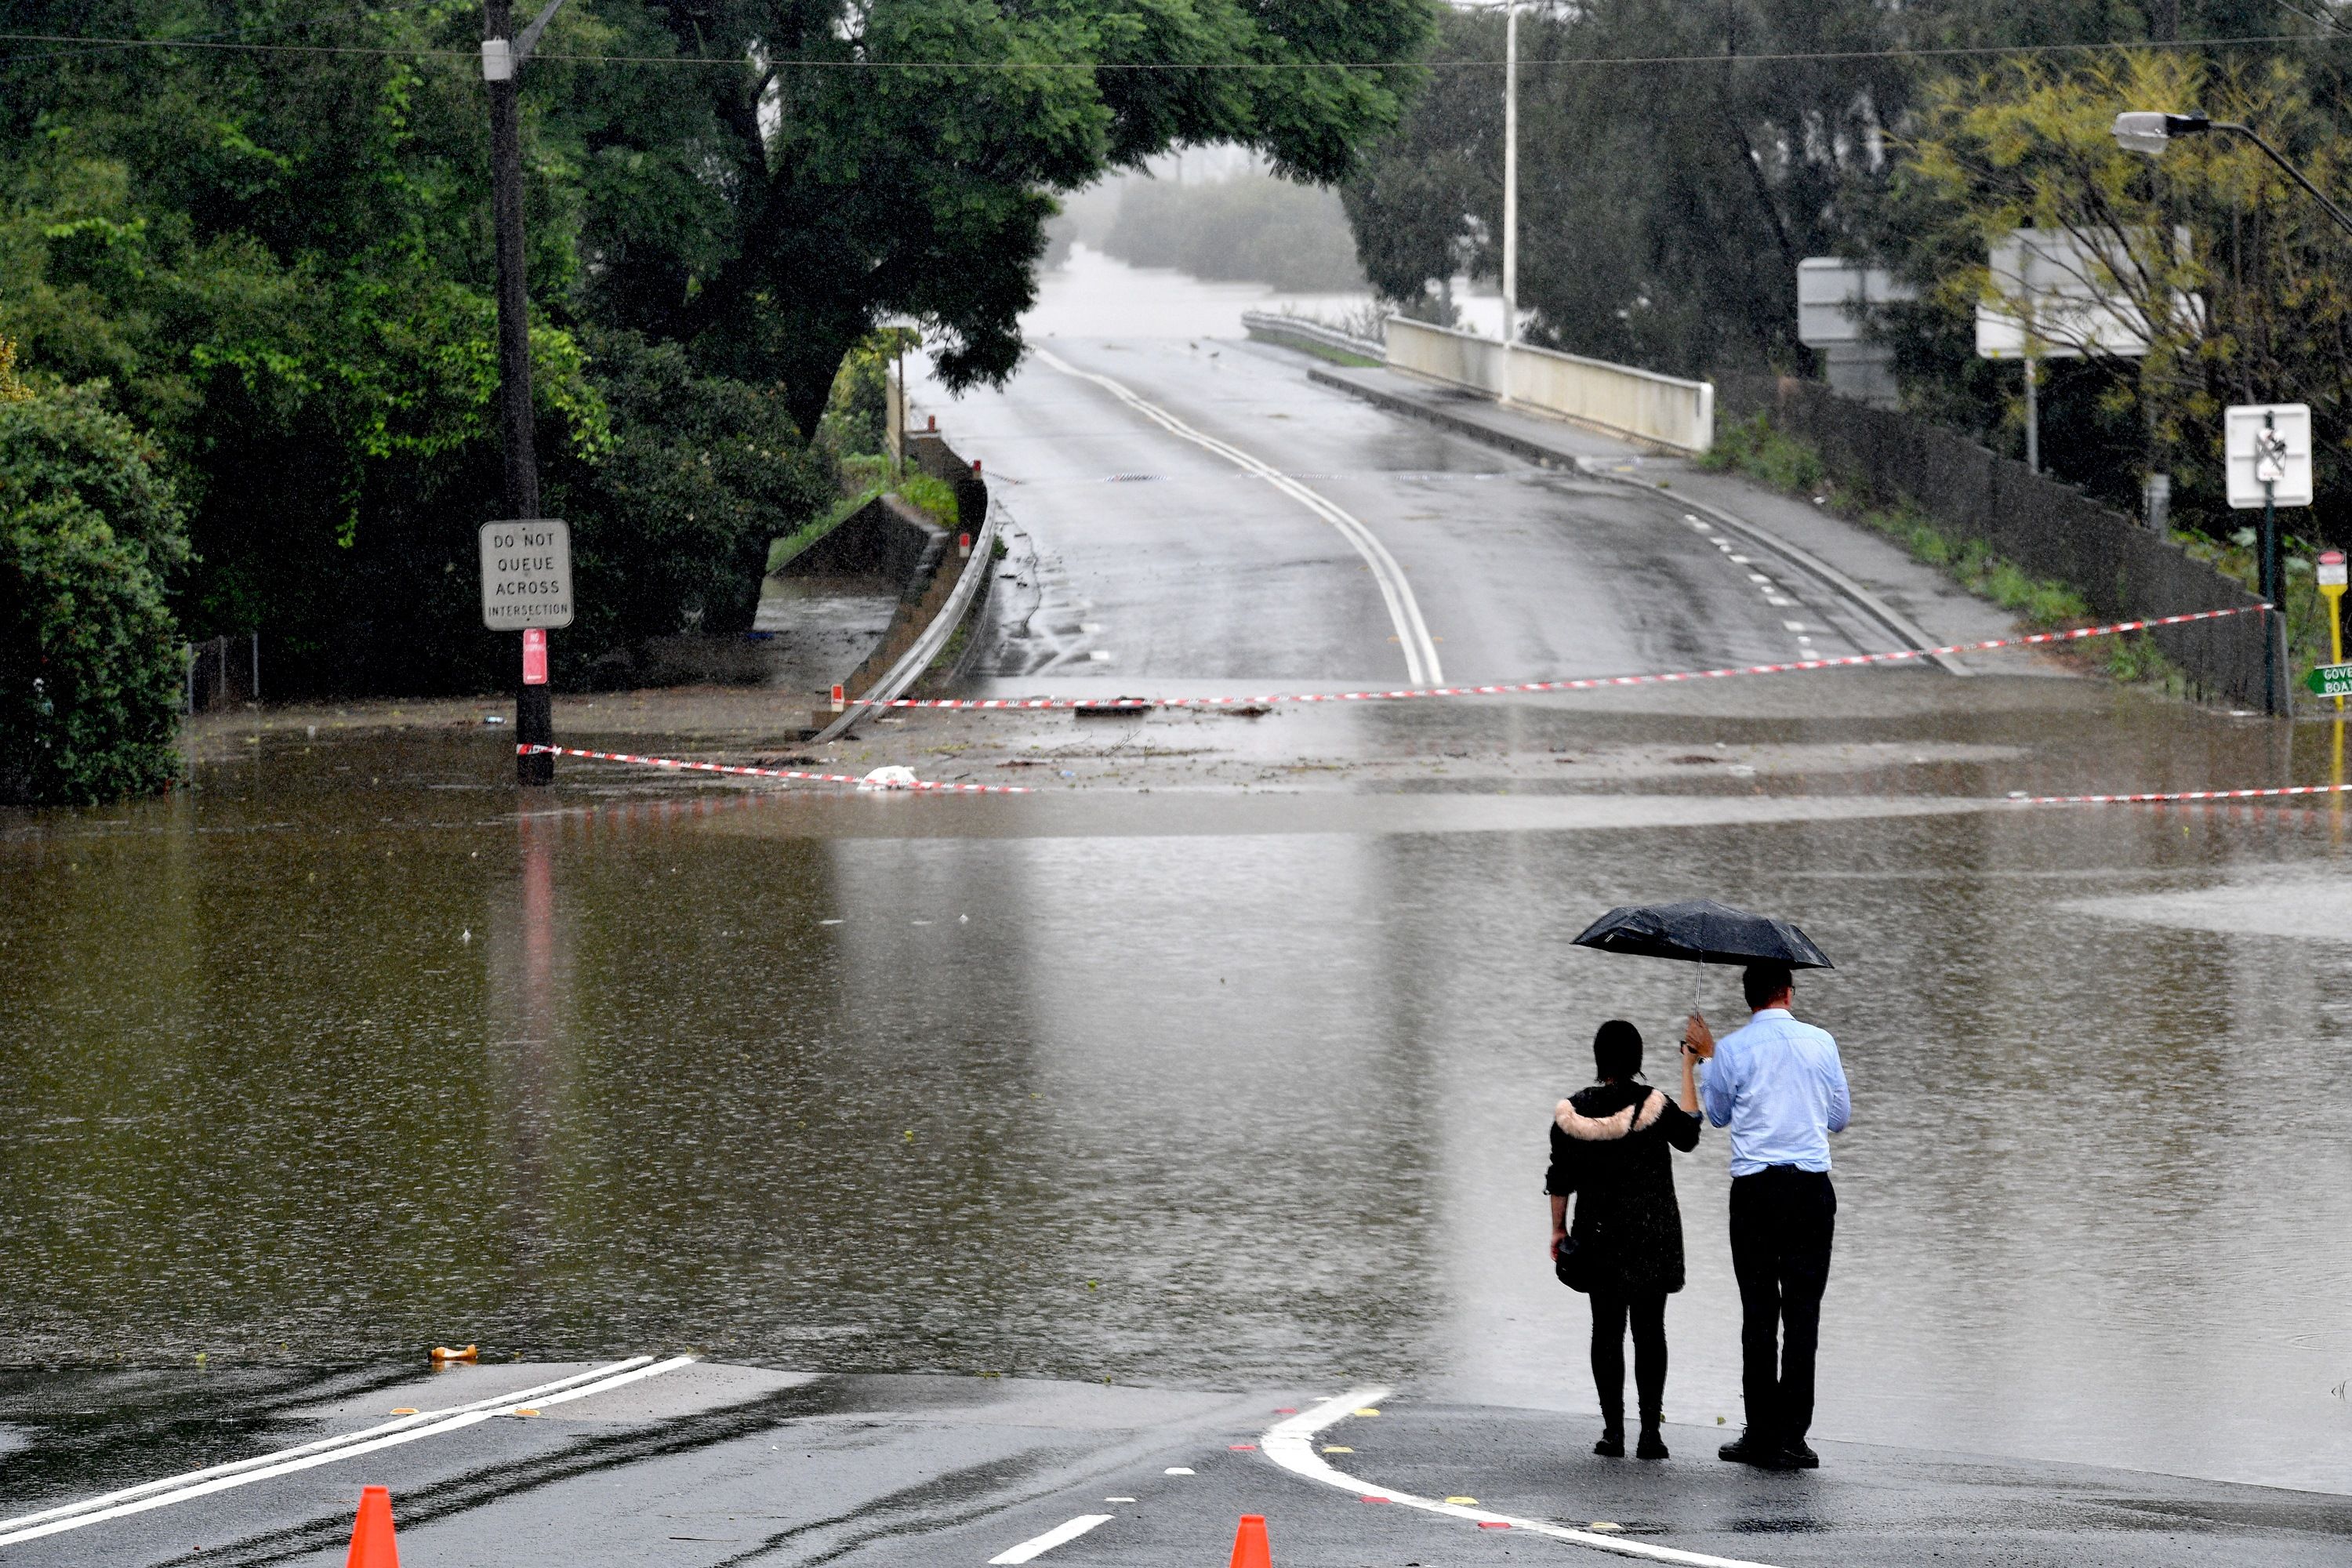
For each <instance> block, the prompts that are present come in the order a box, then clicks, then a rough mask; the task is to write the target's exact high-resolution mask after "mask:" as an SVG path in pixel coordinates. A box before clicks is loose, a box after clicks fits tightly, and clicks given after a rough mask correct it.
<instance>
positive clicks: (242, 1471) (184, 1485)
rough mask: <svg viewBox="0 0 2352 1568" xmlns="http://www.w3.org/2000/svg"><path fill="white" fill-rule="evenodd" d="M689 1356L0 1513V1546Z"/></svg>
mask: <svg viewBox="0 0 2352 1568" xmlns="http://www.w3.org/2000/svg"><path fill="white" fill-rule="evenodd" d="M693 1362H694V1358H693V1357H692V1356H685V1355H681V1356H672V1357H670V1358H669V1359H668V1360H667V1361H656V1360H654V1358H653V1357H651V1356H644V1355H641V1356H631V1357H630V1358H629V1359H628V1360H626V1361H617V1362H613V1363H608V1364H606V1365H604V1366H600V1367H594V1368H592V1369H590V1370H589V1371H587V1372H579V1373H572V1375H571V1376H569V1377H559V1378H557V1379H556V1380H555V1381H553V1382H552V1383H542V1384H535V1385H533V1386H532V1387H530V1388H523V1389H517V1390H516V1391H514V1392H513V1393H511V1394H497V1395H494V1396H493V1397H490V1398H488V1399H477V1400H475V1401H473V1402H472V1403H471V1404H468V1405H451V1406H449V1407H448V1408H447V1409H446V1410H423V1411H419V1412H418V1413H417V1414H415V1415H403V1416H399V1417H397V1418H395V1419H394V1420H391V1421H386V1422H384V1423H383V1424H382V1425H380V1426H368V1427H363V1428H362V1429H361V1430H359V1431H357V1432H346V1433H344V1434H342V1435H341V1436H336V1437H321V1438H319V1439H318V1440H317V1441H315V1442H310V1443H303V1444H300V1445H299V1446H297V1447H291V1448H281V1449H279V1450H278V1452H276V1453H273V1454H257V1455H256V1456H255V1457H253V1458H250V1459H237V1460H235V1461H232V1462H231V1463H228V1464H226V1465H212V1466H208V1467H206V1468H204V1469H201V1470H190V1471H188V1472H187V1473H186V1474H185V1475H179V1476H170V1477H167V1478H165V1479H163V1480H158V1481H147V1482H145V1483H143V1484H142V1485H139V1486H135V1487H125V1488H124V1489H121V1491H112V1492H107V1493H105V1494H104V1495H102V1496H100V1497H94V1498H84V1499H83V1500H81V1501H79V1502H69V1503H61V1504H59V1505H58V1507H56V1508H48V1509H43V1510H40V1511H39V1512H37V1513H27V1514H19V1515H18V1516H17V1517H16V1518H15V1519H0V1546H5V1545H8V1544H10V1543H12V1542H19V1541H36V1540H38V1539H39V1538H40V1537H42V1536H45V1535H56V1534H58V1533H60V1532H62V1531H68V1530H79V1529H80V1528H81V1527H82V1526H84V1525H86V1524H97V1523H99V1522H100V1521H102V1520H109V1519H121V1518H122V1517H123V1516H124V1515H125V1514H133V1513H145V1512H146V1511H147V1510H150V1509H158V1508H167V1507H169V1506H171V1505H172V1504H173V1503H176V1502H185V1501H187V1500H190V1499H191V1498H199V1497H207V1496H210V1495H211V1494H212V1493H214V1492H224V1491H227V1490H229V1489H232V1488H236V1487H243V1486H251V1485H252V1484H253V1483H254V1482H256V1481H263V1480H268V1479H272V1478H273V1477H277V1476H284V1475H291V1474H293V1473H294V1472H295V1471H297V1470H309V1469H315V1468H318V1467H319V1466H320V1465H331V1464H334V1463H335V1462H336V1461H338V1460H341V1459H350V1458H357V1457H359V1456H360V1455H362V1454H373V1453H375V1452H377V1451H379V1450H381V1449H384V1448H391V1447H398V1446H399V1445H401V1444H403V1443H414V1442H416V1441H417V1440H418V1439H420V1438H424V1437H438V1436H443V1435H445V1434H446V1433H450V1432H457V1431H462V1430H464V1429H465V1428H466V1427H468V1426H476V1425H478V1424H479V1423H481V1422H484V1421H488V1420H491V1419H493V1418H495V1417H497V1416H500V1415H511V1414H513V1413H515V1412H516V1411H518V1410H520V1409H523V1408H525V1407H529V1408H531V1409H544V1408H546V1407H547V1406H548V1405H562V1404H564V1403H566V1402H567V1401H570V1400H574V1399H585V1398H587V1397H588V1395H590V1394H603V1393H604V1392H605V1391H606V1390H608V1389H614V1388H620V1387H623V1386H624V1385H625V1384H632V1383H637V1382H641V1381H643V1380H644V1379H646V1378H648V1377H658V1376H660V1375H661V1374H662V1373H666V1372H675V1371H676V1370H677V1369H678V1368H679V1367H682V1366H690V1365H692V1364H693Z"/></svg>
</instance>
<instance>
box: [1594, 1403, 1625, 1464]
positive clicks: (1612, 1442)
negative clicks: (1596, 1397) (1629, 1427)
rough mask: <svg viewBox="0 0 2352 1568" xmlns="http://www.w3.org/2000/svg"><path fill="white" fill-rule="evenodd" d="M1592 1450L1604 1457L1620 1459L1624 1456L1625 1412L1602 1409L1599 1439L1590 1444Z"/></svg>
mask: <svg viewBox="0 0 2352 1568" xmlns="http://www.w3.org/2000/svg"><path fill="white" fill-rule="evenodd" d="M1592 1451H1593V1452H1594V1453H1596V1454H1598V1455H1600V1456H1601V1458H1604V1459H1622V1458H1624V1457H1625V1413H1624V1412H1623V1411H1622V1410H1604V1411H1602V1412H1601V1441H1599V1442H1598V1443H1595V1444H1593V1445H1592Z"/></svg>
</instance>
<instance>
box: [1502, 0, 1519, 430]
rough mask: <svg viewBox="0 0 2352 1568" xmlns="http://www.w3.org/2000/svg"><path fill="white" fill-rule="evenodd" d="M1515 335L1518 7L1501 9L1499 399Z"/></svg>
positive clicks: (1507, 382)
mask: <svg viewBox="0 0 2352 1568" xmlns="http://www.w3.org/2000/svg"><path fill="white" fill-rule="evenodd" d="M1518 335H1519V7H1518V5H1517V4H1516V0H1505V3H1504V6H1503V399H1504V401H1505V402H1508V401H1509V400H1510V396H1511V368H1510V366H1511V344H1512V343H1513V342H1516V341H1517V338H1518Z"/></svg>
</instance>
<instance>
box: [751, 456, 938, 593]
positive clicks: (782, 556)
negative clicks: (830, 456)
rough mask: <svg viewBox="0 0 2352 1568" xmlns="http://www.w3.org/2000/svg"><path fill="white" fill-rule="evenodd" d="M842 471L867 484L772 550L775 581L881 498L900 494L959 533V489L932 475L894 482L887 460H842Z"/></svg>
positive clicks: (771, 568) (913, 475)
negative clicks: (798, 558) (790, 564)
mask: <svg viewBox="0 0 2352 1568" xmlns="http://www.w3.org/2000/svg"><path fill="white" fill-rule="evenodd" d="M841 466H842V471H843V472H844V473H845V474H846V475H847V476H848V477H849V478H850V479H853V480H862V481H864V482H863V483H862V484H861V486H860V488H859V489H858V490H857V491H856V493H855V494H853V495H846V496H844V497H843V498H842V499H841V500H837V501H835V503H834V504H833V505H832V506H831V507H830V508H828V509H827V510H825V511H824V514H823V515H821V516H819V517H817V518H815V519H814V520H813V521H809V522H807V523H804V524H803V525H802V526H801V527H799V528H797V529H795V530H793V531H792V532H791V533H788V534H786V535H784V537H782V539H779V540H777V541H775V542H773V543H772V544H770V545H769V546H768V568H767V570H768V575H769V576H771V577H772V576H774V575H775V574H777V573H779V572H781V571H782V570H783V569H784V566H785V563H788V562H790V561H791V560H792V559H793V557H794V556H796V555H798V554H800V553H801V552H803V551H804V550H806V549H808V547H809V546H811V545H813V544H814V543H815V542H817V541H818V540H820V539H823V538H824V536H825V535H826V534H828V533H831V532H832V531H834V530H835V529H836V528H839V527H840V526H841V525H842V524H843V523H845V522H847V521H849V520H850V519H851V518H853V517H855V516H856V515H857V513H858V512H860V511H861V510H865V509H866V507H868V506H870V505H872V504H873V503H874V501H875V500H877V499H878V498H879V497H882V496H885V495H891V494H896V495H897V496H898V498H899V499H900V500H904V501H906V502H907V503H908V505H910V506H913V507H914V508H916V509H917V510H919V511H921V512H922V513H923V514H924V515H926V516H927V517H929V519H930V520H931V521H933V522H936V523H938V524H939V525H940V527H941V528H944V529H946V530H947V531H949V532H950V533H953V532H954V531H956V522H957V520H958V517H959V515H960V509H959V508H958V506H957V504H956V493H955V487H954V486H953V485H951V484H949V483H948V482H947V481H946V480H944V479H933V478H932V477H931V476H930V475H929V474H922V473H914V472H911V471H910V472H908V473H905V474H902V475H900V476H899V477H898V479H895V480H894V479H891V478H890V475H889V461H888V459H887V458H866V457H853V458H844V459H843V460H842V465H841Z"/></svg>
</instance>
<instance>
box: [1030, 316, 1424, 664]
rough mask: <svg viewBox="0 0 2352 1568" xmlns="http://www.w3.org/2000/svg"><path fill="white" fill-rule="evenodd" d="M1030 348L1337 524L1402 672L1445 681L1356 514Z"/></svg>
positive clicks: (1416, 614)
mask: <svg viewBox="0 0 2352 1568" xmlns="http://www.w3.org/2000/svg"><path fill="white" fill-rule="evenodd" d="M1031 352H1032V353H1034V354H1035V355H1036V356H1037V358H1038V359H1039V360H1040V361H1042V362H1044V363H1046V364H1049V365H1051V366H1053V367H1054V368H1055V370H1058V371H1060V372H1061V373H1062V374H1064V375H1074V376H1076V377H1077V378H1078V379H1079V380H1081V381H1091V382H1093V383H1094V384H1096V385H1097V386H1099V387H1101V388H1102V389H1103V390H1104V391H1106V392H1108V393H1109V394H1110V395H1112V396H1113V397H1116V398H1118V400H1119V401H1120V402H1121V403H1124V404H1126V405H1128V406H1129V408H1132V409H1134V410H1135V411H1136V412H1137V413H1138V414H1140V415H1142V416H1144V417H1145V418H1146V419H1149V420H1150V421H1151V422H1152V423H1153V424H1155V425H1157V426H1160V428H1161V429H1163V430H1165V431H1167V432H1168V433H1169V434H1170V435H1171V436H1175V437H1178V438H1179V439H1181V440H1185V441H1190V442H1192V444H1193V445H1194V446H1196V447H1205V448H1207V449H1208V450H1209V451H1212V452H1214V453H1215V454H1216V455H1217V456H1219V457H1220V458H1224V459H1225V460H1226V461H1227V462H1229V463H1232V464H1234V466H1235V467H1237V468H1241V469H1243V470H1244V471H1245V472H1248V473H1252V474H1255V475H1256V476H1257V477H1258V478H1259V479H1264V480H1265V482H1266V483H1268V484H1270V485H1272V486H1273V487H1274V488H1275V489H1278V490H1280V491H1281V492H1282V493H1283V494H1285V495H1286V496H1288V497H1290V498H1291V500H1295V501H1297V502H1298V503H1299V504H1300V505H1301V506H1304V507H1305V508H1306V509H1307V510H1309V511H1311V512H1313V513H1314V514H1315V515H1316V516H1318V517H1319V518H1321V519H1322V520H1323V521H1326V522H1328V523H1329V524H1330V525H1331V526H1332V527H1334V528H1336V529H1338V530H1339V533H1340V536H1341V537H1342V538H1344V539H1346V540H1347V542H1349V544H1352V545H1354V546H1355V548H1356V553H1357V554H1359V555H1360V556H1362V557H1363V558H1364V563H1365V564H1366V565H1367V566H1369V567H1370V568H1371V573H1372V580H1373V581H1374V582H1375V583H1378V584H1380V589H1381V600H1382V601H1383V602H1384V603H1385V604H1386V605H1388V611H1389V619H1390V620H1391V622H1392V623H1394V625H1395V626H1396V630H1397V641H1398V643H1399V644H1400V645H1401V646H1402V647H1403V649H1404V667H1405V674H1406V675H1407V676H1408V677H1409V678H1410V679H1412V682H1413V684H1414V685H1416V686H1441V685H1444V681H1445V672H1444V669H1443V668H1441V667H1440V666H1439V664H1438V662H1437V644H1436V642H1435V641H1434V640H1433V638H1432V637H1430V635H1429V627H1428V626H1427V624H1426V623H1424V622H1423V620H1422V618H1421V605H1420V602H1419V601H1417V600H1416V599H1414V597H1413V596H1412V584H1410V583H1408V582H1406V581H1405V576H1404V568H1403V567H1402V566H1400V565H1398V564H1397V560H1396V557H1395V556H1393V555H1391V554H1390V553H1389V552H1388V546H1386V545H1384V544H1382V543H1381V542H1380V540H1379V539H1378V538H1376V537H1375V536H1374V535H1373V533H1372V531H1371V530H1370V529H1369V528H1366V527H1365V526H1364V525H1363V523H1362V522H1361V521H1360V520H1359V519H1357V518H1356V517H1355V516H1353V515H1352V514H1351V513H1349V512H1348V511H1346V510H1342V509H1341V508H1340V507H1339V506H1337V505H1335V504H1334V503H1333V502H1332V501H1331V500H1328V498H1326V497H1324V496H1322V495H1320V494H1318V492H1316V491H1314V490H1311V489H1307V487H1306V486H1305V485H1302V484H1300V483H1299V482H1298V481H1297V479H1293V478H1291V477H1290V476H1289V475H1288V474H1286V473H1284V472H1283V471H1282V470H1281V469H1279V468H1276V467H1275V466H1274V465H1273V464H1271V463H1268V462H1265V461H1263V460H1262V459H1260V458H1254V457H1252V456H1251V455H1250V454H1249V453H1247V452H1244V451H1243V450H1242V449H1241V448H1240V447H1235V446H1233V445H1231V444H1230V443H1228V442H1224V441H1220V440H1218V439H1217V438H1216V437H1214V436H1210V435H1207V434H1204V433H1203V432H1202V431H1199V430H1196V429H1194V428H1193V427H1192V426H1190V425H1187V424H1185V423H1184V421H1182V420H1181V419H1179V418H1177V417H1176V416H1174V415H1173V414H1171V413H1169V412H1168V410H1166V409H1165V408H1162V407H1160V405H1158V404H1155V403H1148V402H1146V401H1145V400H1144V399H1143V398H1141V397H1139V396H1137V395H1136V394H1135V393H1134V392H1132V391H1130V390H1129V388H1127V387H1125V386H1123V385H1121V384H1119V383H1118V382H1116V381H1113V380H1112V379H1111V378H1110V377H1108V376H1107V375H1097V374H1094V373H1093V372H1092V371H1086V370H1080V369H1079V368H1078V367H1077V366H1076V365H1074V364H1072V363H1070V362H1069V361H1067V360H1066V359H1063V358H1061V357H1060V356H1059V355H1057V354H1055V353H1051V352H1049V351H1048V350H1045V349H1033V350H1031Z"/></svg>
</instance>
